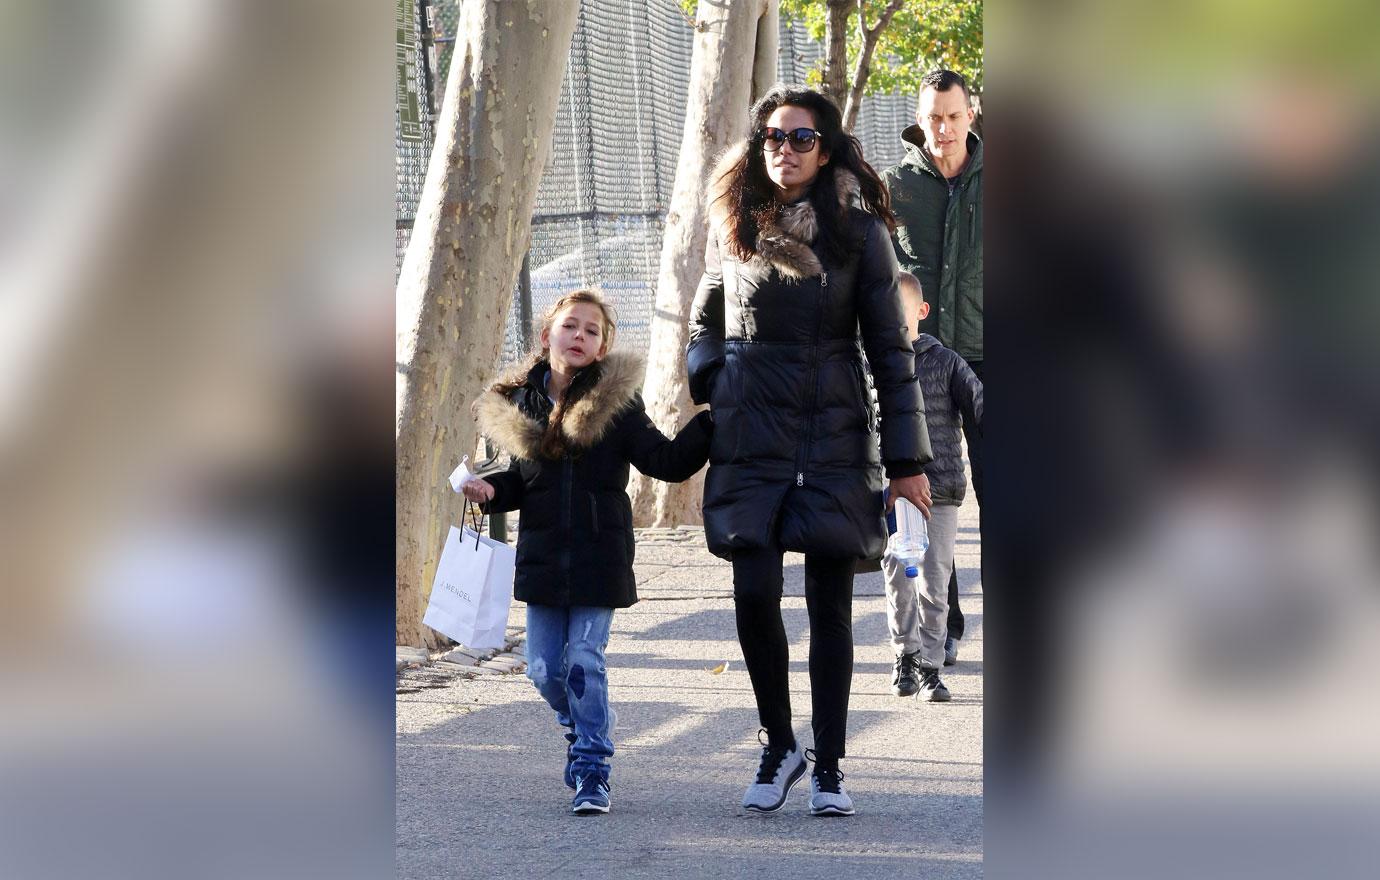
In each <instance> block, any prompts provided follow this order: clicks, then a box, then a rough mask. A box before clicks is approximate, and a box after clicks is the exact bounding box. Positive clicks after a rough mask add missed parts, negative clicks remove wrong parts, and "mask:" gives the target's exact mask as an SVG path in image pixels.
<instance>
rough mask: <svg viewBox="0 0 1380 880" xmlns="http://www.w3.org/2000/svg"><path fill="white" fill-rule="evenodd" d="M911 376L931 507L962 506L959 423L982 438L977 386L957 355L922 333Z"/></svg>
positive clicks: (970, 370) (963, 486)
mask: <svg viewBox="0 0 1380 880" xmlns="http://www.w3.org/2000/svg"><path fill="white" fill-rule="evenodd" d="M915 375H916V376H918V377H919V379H920V390H921V391H923V392H924V394H925V424H926V426H927V427H928V428H929V433H930V448H931V449H933V450H934V461H932V462H930V463H929V464H927V465H925V474H926V476H928V477H929V478H930V494H931V495H932V496H933V498H934V503H935V504H955V505H957V504H962V503H963V498H964V496H965V495H966V494H967V493H968V478H967V477H965V476H964V475H963V444H962V440H961V438H962V435H963V425H964V424H967V425H970V426H971V428H972V430H973V431H975V432H976V435H977V436H978V437H979V438H980V437H981V436H982V382H981V381H979V380H978V377H977V376H976V375H974V373H973V368H972V367H970V366H968V362H967V361H965V360H964V359H963V358H961V357H959V356H958V352H956V351H953V350H952V349H948V348H945V347H944V346H942V345H940V344H939V340H938V339H935V338H934V337H933V336H931V335H929V334H928V333H921V334H920V338H919V339H917V340H915Z"/></svg>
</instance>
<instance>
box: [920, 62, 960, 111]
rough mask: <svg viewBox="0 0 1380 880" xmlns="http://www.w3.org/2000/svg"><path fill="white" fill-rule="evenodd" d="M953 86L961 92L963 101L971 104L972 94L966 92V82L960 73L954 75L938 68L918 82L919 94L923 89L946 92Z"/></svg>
mask: <svg viewBox="0 0 1380 880" xmlns="http://www.w3.org/2000/svg"><path fill="white" fill-rule="evenodd" d="M954 86H958V87H959V88H960V89H962V90H963V98H964V100H966V101H967V102H968V103H970V104H971V103H972V101H973V93H972V92H970V91H968V81H967V80H966V79H964V78H963V75H962V74H961V73H955V72H954V71H952V70H945V69H943V68H940V69H939V70H931V71H930V72H929V73H927V74H925V78H924V79H922V80H920V91H921V92H923V91H924V90H925V89H934V90H935V91H936V92H947V91H948V90H949V89H951V88H953V87H954ZM917 98H918V95H917Z"/></svg>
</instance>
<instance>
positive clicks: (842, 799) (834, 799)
mask: <svg viewBox="0 0 1380 880" xmlns="http://www.w3.org/2000/svg"><path fill="white" fill-rule="evenodd" d="M854 812H856V811H855V810H854V809H853V799H852V798H851V797H849V796H848V792H846V791H844V789H843V771H842V770H823V769H821V768H820V767H819V765H818V764H816V765H815V772H813V773H811V774H810V815H811V816H851V815H853V813H854Z"/></svg>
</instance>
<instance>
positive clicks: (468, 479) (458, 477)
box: [450, 455, 479, 492]
mask: <svg viewBox="0 0 1380 880" xmlns="http://www.w3.org/2000/svg"><path fill="white" fill-rule="evenodd" d="M477 479H479V477H478V476H477V475H476V474H474V473H471V472H470V457H469V456H468V455H467V456H465V457H464V458H462V459H460V466H459V467H458V468H456V469H455V470H454V471H452V472H451V475H450V487H451V488H452V489H454V490H455V491H457V492H459V491H460V490H461V489H463V488H465V484H466V483H472V482H474V481H475V480H477Z"/></svg>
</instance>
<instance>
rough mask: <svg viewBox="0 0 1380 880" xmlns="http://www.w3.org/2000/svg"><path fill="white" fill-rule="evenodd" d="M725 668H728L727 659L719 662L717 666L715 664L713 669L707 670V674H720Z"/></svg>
mask: <svg viewBox="0 0 1380 880" xmlns="http://www.w3.org/2000/svg"><path fill="white" fill-rule="evenodd" d="M727 668H728V661H727V660H725V661H724V662H722V663H720V664H719V665H718V666H715V667H714V668H713V669H711V670H709V674H710V675H719V674H721V673H722V672H723V671H724V670H725V669H727Z"/></svg>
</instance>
